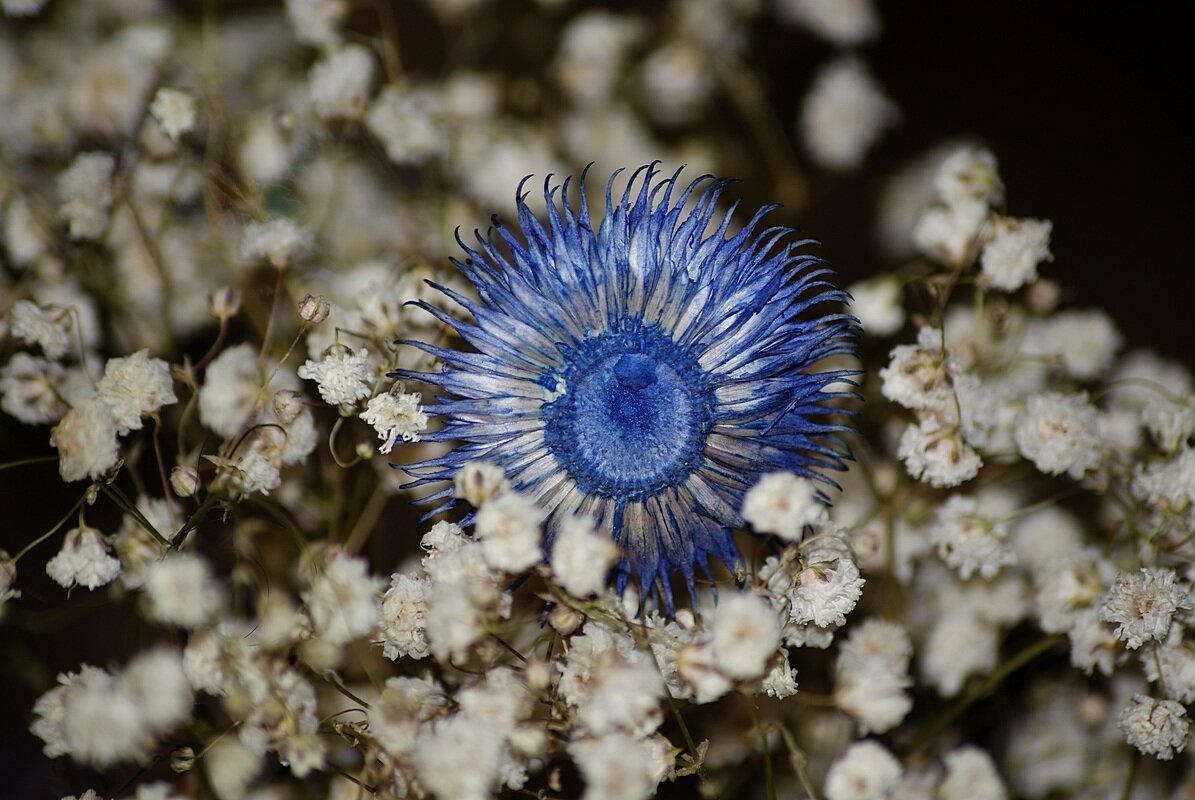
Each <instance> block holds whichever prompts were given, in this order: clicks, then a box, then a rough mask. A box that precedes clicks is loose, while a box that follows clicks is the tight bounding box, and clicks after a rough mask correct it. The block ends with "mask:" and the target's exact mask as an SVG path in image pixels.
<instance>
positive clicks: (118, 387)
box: [96, 350, 178, 436]
mask: <svg viewBox="0 0 1195 800" xmlns="http://www.w3.org/2000/svg"><path fill="white" fill-rule="evenodd" d="M172 384H173V381H172V379H171V377H170V365H169V364H167V363H166V362H165V361H163V360H162V359H160V358H150V357H149V351H148V350H138V351H137V352H136V353H133V354H132V355H130V356H127V357H125V358H113V359H110V360H109V361H108V363H107V364H106V365H105V366H104V377H103V378H101V379H100V382H99V383H98V384H97V385H96V391H97V393H98V396H99V398H100V400H103V401H104V402H105V403H107V404H108V408H110V409H111V410H112V416H113V418H114V419H115V420H116V426H117V431H116V432H117V433H118V434H120V435H121V436H123V435H125V434H126V433H128V432H129V431H131V430H132V431H138V430H141V418H142V417H144V416H146V415H148V414H153V413H154V412H156V411H158V410H159V409H160V408H162V407H163V406H167V405H170V404H172V403H177V402H178V398H177V397H176V396H175V394H174V387H173V385H172Z"/></svg>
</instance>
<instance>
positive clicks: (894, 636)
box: [834, 617, 913, 733]
mask: <svg viewBox="0 0 1195 800" xmlns="http://www.w3.org/2000/svg"><path fill="white" fill-rule="evenodd" d="M912 655H913V644H912V642H911V641H910V639H909V634H908V632H907V631H905V629H904V628H903V627H901V626H900V625H898V624H896V623H894V622H887V621H885V620H882V619H879V618H875V617H873V618H869V619H867V620H865V621H864V622H863V623H861V624H860V625H858V626H857V627H853V628H852V629H851V632H850V635H849V636H848V637H847V639H846V641H845V642H843V644H842V647H841V648H840V650H839V653H838V661H837V663H836V665H835V676H836V680H835V689H834V697H835V699H836V700H837V701H838V706H839V708H841V709H842V710H843V711H845V712H846V713H847V714H850V715H851V716H852V717H854V718H855V719H857V720H858V721H859V726H860V730H861V731H862V732H863V733H873V732H874V733H884V732H886V731H889V730H891V729H892V728H894V727H896V726H897V725H898V724H900V722H901V720H903V719H904V718H905V715H907V714H908V713H909V710H910V709H911V708H912V707H913V700H912V698H911V697H910V696H909V693H908V692H909V688H910V687H911V686H912V685H913V680H912V678H910V677H909V661H910V659H911V658H912Z"/></svg>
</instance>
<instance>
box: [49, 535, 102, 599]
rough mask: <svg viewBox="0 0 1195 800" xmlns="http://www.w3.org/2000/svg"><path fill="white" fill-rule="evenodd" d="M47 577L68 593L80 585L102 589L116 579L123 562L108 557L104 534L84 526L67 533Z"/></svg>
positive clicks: (51, 560)
mask: <svg viewBox="0 0 1195 800" xmlns="http://www.w3.org/2000/svg"><path fill="white" fill-rule="evenodd" d="M46 574H47V575H49V576H50V577H51V578H53V579H54V582H55V583H57V584H58V585H59V586H61V587H62V588H64V589H69V588H71V587H72V586H74V585H75V584H76V583H77V584H79V585H80V586H86V587H87V588H88V589H98V588H99V587H101V586H103V585H105V584H107V583H111V582H112V581H113V580H115V579H116V576H117V575H119V574H120V562H119V561H118V560H116V559H115V558H113V557H112V556H110V555H109V554H108V546H107V544H106V543H105V542H104V538H103V534H101V533H100V532H99V531H97V530H96V529H95V528H91V527H88V526H83V527H81V528H72V529H71V530H69V531H67V533H66V538H65V539H64V540H63V542H62V549H61V550H59V551H58V554H57V555H56V556H54V557H53V558H51V559H50V560H49V561H48V562H47V563H46Z"/></svg>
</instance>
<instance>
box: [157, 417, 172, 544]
mask: <svg viewBox="0 0 1195 800" xmlns="http://www.w3.org/2000/svg"><path fill="white" fill-rule="evenodd" d="M153 418H154V436H153V439H154V457H155V458H156V459H157V461H158V479H159V480H161V481H162V496H163V497H165V498H166V511H167V513H168V514H169V515H170V529H171V530H172V531H177V530H178V516H177V513H176V512H175V510H174V492H172V491H171V490H170V479H169V478H167V477H166V461H165V459H163V458H162V419H161V417H159V416H158V415H157V414H154V415H153Z"/></svg>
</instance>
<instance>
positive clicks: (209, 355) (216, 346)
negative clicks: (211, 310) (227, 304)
mask: <svg viewBox="0 0 1195 800" xmlns="http://www.w3.org/2000/svg"><path fill="white" fill-rule="evenodd" d="M226 335H228V317H220V331H219V332H218V333H217V334H216V341H214V342H212V346H211V347H209V348H208V349H207V352H206V353H204V354H203V358H201V359H199V360H198V361H197V362H195V366H194V367H192V368H191V369H192V370H193V371H194V372H199V370H201V369H203V368H204V367H206V366H207V365H208V362H209V361H211V360H212V359H213V358H215V357H216V353H218V352H220V346H221V345H222V344H224V337H225V336H226Z"/></svg>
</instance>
